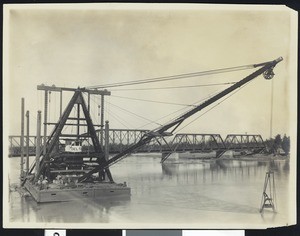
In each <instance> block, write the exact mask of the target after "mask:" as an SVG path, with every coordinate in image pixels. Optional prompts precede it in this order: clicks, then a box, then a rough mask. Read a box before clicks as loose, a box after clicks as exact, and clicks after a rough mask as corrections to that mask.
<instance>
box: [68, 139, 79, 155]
mask: <svg viewBox="0 0 300 236" xmlns="http://www.w3.org/2000/svg"><path fill="white" fill-rule="evenodd" d="M65 152H72V153H78V152H82V141H81V140H74V141H67V142H66V146H65Z"/></svg>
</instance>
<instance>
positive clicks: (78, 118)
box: [77, 103, 80, 140]
mask: <svg viewBox="0 0 300 236" xmlns="http://www.w3.org/2000/svg"><path fill="white" fill-rule="evenodd" d="M79 135H80V104H79V103H78V104H77V139H78V140H79Z"/></svg>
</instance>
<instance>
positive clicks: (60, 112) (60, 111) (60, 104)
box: [59, 90, 62, 117]
mask: <svg viewBox="0 0 300 236" xmlns="http://www.w3.org/2000/svg"><path fill="white" fill-rule="evenodd" d="M61 115H62V90H60V101H59V116H60V117H61Z"/></svg>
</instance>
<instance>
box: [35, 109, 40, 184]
mask: <svg viewBox="0 0 300 236" xmlns="http://www.w3.org/2000/svg"><path fill="white" fill-rule="evenodd" d="M40 148H41V111H38V115H37V129H36V155H35V180H38V177H39V176H37V174H38V173H39V171H40V153H41V150H40Z"/></svg>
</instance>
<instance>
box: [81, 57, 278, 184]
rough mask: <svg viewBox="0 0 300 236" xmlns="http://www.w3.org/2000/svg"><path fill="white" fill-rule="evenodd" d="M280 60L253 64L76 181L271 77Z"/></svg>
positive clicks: (169, 133) (170, 132)
mask: <svg viewBox="0 0 300 236" xmlns="http://www.w3.org/2000/svg"><path fill="white" fill-rule="evenodd" d="M282 60H283V58H282V57H279V58H277V59H275V60H273V61H269V62H265V63H260V64H254V65H253V68H256V67H261V68H260V69H258V70H256V71H255V72H253V73H252V74H250V75H248V76H247V77H245V78H244V79H242V80H240V81H239V82H237V83H235V84H233V85H232V86H230V87H228V88H227V89H225V90H223V91H221V92H220V93H218V94H216V95H215V96H213V97H211V98H209V99H207V100H206V101H204V102H203V103H201V104H199V105H198V106H196V107H194V108H193V109H191V110H189V111H188V112H186V113H184V114H183V115H181V116H180V117H178V118H176V119H174V120H173V121H171V122H169V123H167V124H165V125H162V126H160V127H158V128H156V129H154V130H152V131H149V132H148V133H146V134H144V135H143V136H142V137H141V138H140V140H139V141H138V142H137V143H135V144H133V145H132V146H130V147H129V148H127V149H125V150H124V151H122V152H120V153H119V154H117V155H115V156H113V157H112V158H111V159H109V160H103V159H102V161H101V163H100V164H99V165H98V166H97V167H95V168H94V169H92V170H91V171H89V172H88V173H86V174H84V175H83V176H81V177H80V178H79V179H78V182H83V181H84V180H86V179H88V178H89V177H90V176H91V175H92V174H94V173H96V172H99V171H100V170H103V169H105V168H108V167H109V166H111V165H113V164H115V163H116V162H118V161H120V160H122V159H123V158H125V157H126V156H127V155H129V154H130V153H132V152H133V151H134V150H136V149H137V148H139V147H141V146H143V145H145V144H147V143H149V142H150V141H151V140H152V139H153V138H156V137H164V136H170V135H172V134H173V132H174V131H175V130H176V129H177V128H178V126H179V125H180V124H181V123H182V122H183V121H184V120H186V119H187V118H189V117H190V116H192V115H194V114H195V113H197V112H199V111H201V110H203V109H204V108H206V107H207V106H209V105H211V104H213V103H214V102H216V101H218V100H219V99H221V98H223V97H224V96H226V95H228V94H230V93H231V92H233V91H235V90H236V89H238V88H240V87H241V86H243V85H245V84H246V83H248V82H250V81H251V80H253V79H255V78H256V77H258V76H259V75H261V74H263V75H264V78H265V79H272V78H273V76H274V73H273V68H274V67H275V66H276V65H277V63H279V62H280V61H282ZM171 128H172V130H171V131H169V132H167V131H168V130H169V129H171Z"/></svg>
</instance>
